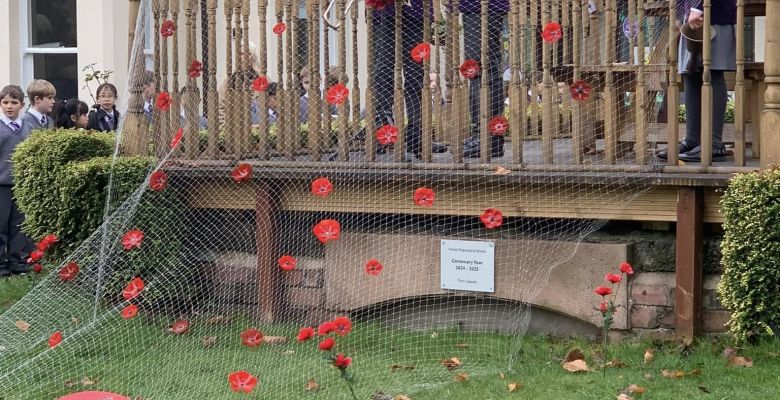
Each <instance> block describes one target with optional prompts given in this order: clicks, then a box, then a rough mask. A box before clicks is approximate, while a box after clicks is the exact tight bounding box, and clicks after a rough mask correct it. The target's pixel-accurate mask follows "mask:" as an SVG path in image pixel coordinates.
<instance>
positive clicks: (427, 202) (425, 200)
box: [412, 187, 436, 207]
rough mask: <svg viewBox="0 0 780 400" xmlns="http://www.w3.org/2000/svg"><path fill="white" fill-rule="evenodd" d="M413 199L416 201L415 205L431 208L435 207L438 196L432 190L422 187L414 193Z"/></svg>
mask: <svg viewBox="0 0 780 400" xmlns="http://www.w3.org/2000/svg"><path fill="white" fill-rule="evenodd" d="M412 199H414V204H417V205H418V206H421V207H430V206H432V205H433V201H434V200H435V199H436V194H435V193H434V192H433V189H431V188H427V187H421V188H417V190H415V191H414V196H412Z"/></svg>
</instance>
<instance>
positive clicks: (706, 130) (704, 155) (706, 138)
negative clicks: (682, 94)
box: [685, 0, 712, 166]
mask: <svg viewBox="0 0 780 400" xmlns="http://www.w3.org/2000/svg"><path fill="white" fill-rule="evenodd" d="M711 10H712V5H711V1H710V0H704V28H703V31H704V32H703V35H704V36H703V37H705V38H709V37H710V33H711V32H712V26H710V23H711V20H712V18H711V17H712V12H711ZM702 62H703V64H704V71H703V72H702V74H701V80H702V83H701V165H703V166H708V165H710V164H712V75H711V73H710V66H711V65H712V40H710V39H707V40H704V41H703V42H702ZM685 90H690V89H689V88H685Z"/></svg>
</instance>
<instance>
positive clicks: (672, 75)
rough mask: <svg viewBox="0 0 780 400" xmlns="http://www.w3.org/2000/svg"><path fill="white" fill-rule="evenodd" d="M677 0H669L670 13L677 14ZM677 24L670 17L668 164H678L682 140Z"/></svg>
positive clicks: (667, 105)
mask: <svg viewBox="0 0 780 400" xmlns="http://www.w3.org/2000/svg"><path fill="white" fill-rule="evenodd" d="M676 10H677V1H676V0H669V15H677V14H676V12H677V11H676ZM677 37H678V36H677V25H675V18H669V53H668V54H669V55H668V57H669V62H668V64H669V89H668V90H667V94H666V126H667V128H666V143H667V148H666V150H667V151H666V153H667V155H668V159H667V161H668V164H669V165H677V156H678V154H677V142H678V141H680V122H679V120H678V119H677V118H678V117H677V109H678V107H679V105H680V87H679V86H678V85H677V79H678V77H679V75H678V74H677V43H678V42H677Z"/></svg>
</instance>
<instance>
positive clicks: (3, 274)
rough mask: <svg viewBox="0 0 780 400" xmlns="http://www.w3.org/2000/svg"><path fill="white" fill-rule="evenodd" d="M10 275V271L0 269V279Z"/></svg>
mask: <svg viewBox="0 0 780 400" xmlns="http://www.w3.org/2000/svg"><path fill="white" fill-rule="evenodd" d="M10 275H11V271H9V270H7V269H5V268H0V278H5V277H6V276H10Z"/></svg>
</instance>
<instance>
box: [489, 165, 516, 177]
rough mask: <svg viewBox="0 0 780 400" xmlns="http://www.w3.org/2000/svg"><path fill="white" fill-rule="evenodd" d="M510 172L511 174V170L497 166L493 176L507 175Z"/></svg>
mask: <svg viewBox="0 0 780 400" xmlns="http://www.w3.org/2000/svg"><path fill="white" fill-rule="evenodd" d="M510 172H512V170H511V169H507V168H504V167H501V166H499V167H497V168H496V172H493V175H509V173H510Z"/></svg>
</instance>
